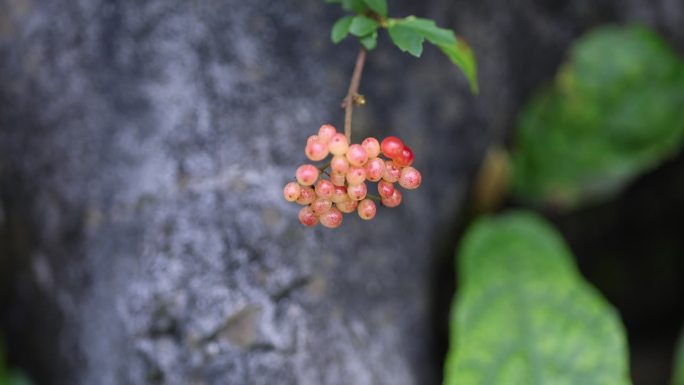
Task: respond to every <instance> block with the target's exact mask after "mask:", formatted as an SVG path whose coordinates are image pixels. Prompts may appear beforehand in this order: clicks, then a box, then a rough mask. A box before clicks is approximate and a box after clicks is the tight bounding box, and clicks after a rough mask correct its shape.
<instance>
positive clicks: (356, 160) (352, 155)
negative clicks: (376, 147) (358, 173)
mask: <svg viewBox="0 0 684 385" xmlns="http://www.w3.org/2000/svg"><path fill="white" fill-rule="evenodd" d="M347 160H348V161H349V164H351V165H352V166H357V167H361V166H363V165H364V164H366V161H367V160H368V153H366V150H365V149H364V148H363V146H362V145H360V144H352V145H351V146H349V148H348V149H347Z"/></svg>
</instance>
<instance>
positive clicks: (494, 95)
mask: <svg viewBox="0 0 684 385" xmlns="http://www.w3.org/2000/svg"><path fill="white" fill-rule="evenodd" d="M389 5H390V15H391V16H404V15H409V14H415V15H418V16H423V17H429V18H433V19H435V20H436V21H437V23H438V24H439V25H441V26H445V27H448V28H453V29H454V30H456V31H457V33H458V34H459V35H462V36H463V37H464V38H465V39H466V40H467V41H468V43H469V44H470V46H471V47H472V48H473V50H474V51H475V53H476V55H477V58H478V63H479V67H478V69H479V79H480V88H481V92H480V95H479V96H477V97H474V96H472V95H471V94H470V92H469V90H468V85H467V82H466V80H465V78H464V77H463V76H462V75H461V74H460V72H459V71H458V70H457V69H455V68H453V66H452V65H451V64H450V63H449V62H448V61H447V60H446V59H445V58H443V57H442V56H441V54H440V53H439V52H438V51H437V50H434V49H428V48H426V50H425V53H424V56H423V58H421V59H420V60H416V59H414V58H411V57H409V56H408V55H405V54H402V53H401V52H399V51H398V50H397V49H396V48H394V47H393V46H391V44H390V43H389V41H388V39H387V37H386V36H383V37H381V38H380V41H379V48H378V49H377V50H375V51H373V52H372V53H371V54H370V55H369V59H368V63H367V67H366V72H365V73H364V78H363V81H362V85H361V92H362V93H363V94H364V95H365V96H366V99H367V101H368V105H367V107H365V108H364V109H362V110H359V111H358V112H356V113H355V123H354V126H355V128H354V130H355V131H354V139H355V140H361V139H362V138H363V137H365V136H367V135H373V136H376V137H383V136H386V135H389V134H393V135H398V136H400V137H402V138H403V139H404V140H405V141H406V142H407V143H411V145H412V147H413V148H414V152H415V153H416V166H417V167H418V168H419V169H421V170H422V171H423V180H424V183H423V186H422V187H421V189H419V190H416V191H415V192H412V193H411V194H407V196H406V199H405V203H404V204H403V205H402V206H401V207H400V208H399V209H395V210H390V211H381V212H380V213H379V215H378V217H377V218H376V219H375V220H374V221H373V222H370V223H362V221H360V220H358V219H357V218H351V217H350V218H349V219H345V223H344V225H343V226H342V228H340V229H337V230H336V231H327V230H325V229H316V230H309V229H304V228H302V227H301V226H300V225H299V223H298V222H297V220H296V207H293V206H292V205H289V204H286V202H284V201H283V200H282V198H281V188H282V185H283V183H284V182H285V181H286V180H288V179H289V178H291V175H292V173H293V172H294V169H295V167H296V166H297V165H298V164H300V163H301V162H302V161H303V160H304V156H303V151H302V149H303V145H304V143H305V140H306V137H307V136H308V135H310V134H311V133H313V132H314V131H315V130H316V129H317V128H318V127H319V126H320V125H321V124H322V123H327V122H331V123H333V124H335V125H337V126H338V127H339V126H341V125H342V111H341V110H340V109H339V103H340V100H341V99H342V98H343V96H344V94H345V92H346V87H347V82H348V78H349V76H350V75H351V70H352V66H353V62H354V58H355V54H356V50H357V45H356V43H355V42H353V41H352V40H348V41H345V42H343V43H342V44H340V45H339V46H334V45H333V44H332V43H330V41H329V28H330V26H331V25H332V23H333V22H334V20H336V18H338V17H340V16H342V15H343V13H342V11H341V10H340V9H339V7H337V6H330V5H326V4H325V3H324V2H322V1H316V0H285V1H277V2H272V1H265V0H253V1H233V0H225V1H181V0H178V1H176V0H172V1H160V0H152V1H147V2H141V1H136V0H129V1H106V0H91V1H84V2H73V1H61V0H52V1H47V0H45V1H41V0H0V336H2V339H3V340H4V351H5V356H6V360H7V363H8V365H9V366H10V367H13V368H18V369H20V370H22V371H23V372H24V373H26V374H27V375H28V377H29V378H30V379H31V380H32V381H33V383H35V384H340V385H342V384H345V385H348V384H357V385H364V384H376V385H377V384H393V385H405V384H406V385H408V384H421V385H423V384H438V383H440V381H441V370H442V360H443V357H444V355H445V353H446V349H447V346H446V343H447V334H446V332H447V314H448V311H449V306H450V301H451V298H452V294H453V290H454V288H455V286H456V282H455V279H454V275H453V271H454V265H453V252H454V250H455V248H456V247H457V245H458V240H459V235H460V234H461V233H462V231H463V228H464V226H465V224H466V223H467V219H468V216H469V208H468V205H469V202H470V198H469V192H470V190H471V186H472V181H473V179H474V177H475V174H476V173H477V170H478V167H479V165H480V163H481V161H482V159H483V157H484V154H485V152H486V150H487V148H488V147H490V146H491V145H492V144H500V143H505V144H508V145H512V144H513V137H514V135H513V130H514V128H515V126H516V118H517V116H518V114H519V111H520V109H521V108H522V107H523V106H524V105H525V103H526V101H527V100H528V99H529V98H530V97H531V95H532V94H533V93H534V91H535V90H536V89H538V88H539V87H540V86H543V85H544V84H546V83H548V82H550V81H551V80H552V79H553V77H554V75H555V74H556V72H557V70H558V67H559V65H560V64H561V62H562V61H563V59H564V57H565V55H566V52H567V49H568V48H569V46H570V45H571V44H572V42H573V41H574V40H575V39H576V38H578V37H579V36H581V35H582V34H583V33H584V32H586V31H588V30H590V29H592V28H594V27H597V26H601V25H605V24H607V23H617V24H628V23H639V24H643V25H646V26H649V27H650V28H651V29H653V30H654V31H656V32H657V33H659V34H660V35H661V36H662V37H663V38H664V39H665V40H666V41H667V43H668V44H669V45H670V46H671V47H672V48H673V49H674V50H675V51H676V52H678V54H679V55H682V54H684V28H682V26H683V25H684V2H682V1H681V0H628V1H625V0H602V1H590V0H577V1H534V0H519V1H504V0H484V1H448V0H431V1H420V2H419V1H394V0H391V1H389ZM683 183H684V158H682V156H679V157H677V158H676V159H673V160H670V161H668V162H666V163H665V164H664V165H663V166H662V167H659V168H658V169H656V170H654V171H651V172H649V173H648V174H647V175H644V176H642V177H640V178H638V179H637V180H636V181H634V182H633V183H631V184H630V185H629V187H628V188H627V189H626V191H624V192H622V193H621V194H620V195H619V197H618V198H617V199H616V200H611V201H608V202H606V203H597V204H594V205H591V206H589V207H586V208H584V209H581V210H579V211H574V212H571V213H566V214H563V213H560V212H557V211H553V210H547V211H546V214H547V215H548V216H550V217H551V218H552V220H553V221H554V222H555V223H556V224H557V225H558V226H559V228H560V229H561V231H562V233H563V235H564V236H565V237H566V239H567V240H568V242H569V243H570V246H571V248H572V250H573V251H574V252H575V254H576V256H577V259H578V262H579V266H580V269H581V270H582V272H583V273H584V274H585V276H586V277H587V278H588V280H589V281H590V282H592V283H593V284H594V285H596V286H597V287H598V288H599V290H600V291H601V292H602V293H603V294H604V295H605V296H606V297H607V298H608V300H609V301H610V302H611V303H613V304H614V305H615V306H616V307H617V308H618V310H619V311H620V314H621V315H622V317H623V320H624V323H625V325H626V328H627V332H628V335H629V342H630V348H631V369H632V376H633V379H634V383H635V384H637V385H648V384H664V383H666V382H667V381H668V378H669V376H670V372H671V361H672V356H673V350H674V344H675V339H676V336H677V335H678V333H679V330H680V328H681V327H682V325H684V316H683V310H684V301H683V298H684V284H683V283H682V279H681V278H682V277H684V263H683V262H682V256H683V255H682V254H683V253H684V238H683V237H682V235H683V229H684V227H683V226H682V224H681V221H680V218H681V217H682V215H684V198H682V197H684V184H683ZM514 203H515V202H511V203H510V204H511V205H512V204H514Z"/></svg>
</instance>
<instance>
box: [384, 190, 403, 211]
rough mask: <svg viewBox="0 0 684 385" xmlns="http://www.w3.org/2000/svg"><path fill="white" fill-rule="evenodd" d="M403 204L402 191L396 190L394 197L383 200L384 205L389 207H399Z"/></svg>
mask: <svg viewBox="0 0 684 385" xmlns="http://www.w3.org/2000/svg"><path fill="white" fill-rule="evenodd" d="M400 203H401V191H399V189H394V192H393V193H392V196H390V197H389V198H382V204H383V205H384V206H387V207H397V206H399V204H400Z"/></svg>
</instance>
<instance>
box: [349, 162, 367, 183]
mask: <svg viewBox="0 0 684 385" xmlns="http://www.w3.org/2000/svg"><path fill="white" fill-rule="evenodd" d="M365 180H366V169H365V168H363V167H356V166H352V167H350V168H349V171H347V183H349V184H350V185H355V184H361V183H363V182H364V181H365Z"/></svg>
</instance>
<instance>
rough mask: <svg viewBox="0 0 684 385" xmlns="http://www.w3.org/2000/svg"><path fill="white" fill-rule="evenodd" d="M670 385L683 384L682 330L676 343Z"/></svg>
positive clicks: (683, 355)
mask: <svg viewBox="0 0 684 385" xmlns="http://www.w3.org/2000/svg"><path fill="white" fill-rule="evenodd" d="M672 385H684V331H683V332H682V334H681V335H680V336H679V342H678V343H677V351H676V352H675V361H674V374H673V376H672Z"/></svg>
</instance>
